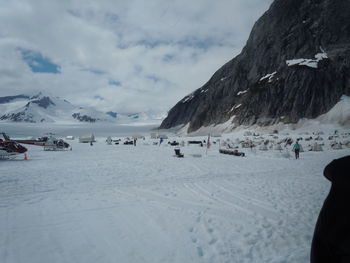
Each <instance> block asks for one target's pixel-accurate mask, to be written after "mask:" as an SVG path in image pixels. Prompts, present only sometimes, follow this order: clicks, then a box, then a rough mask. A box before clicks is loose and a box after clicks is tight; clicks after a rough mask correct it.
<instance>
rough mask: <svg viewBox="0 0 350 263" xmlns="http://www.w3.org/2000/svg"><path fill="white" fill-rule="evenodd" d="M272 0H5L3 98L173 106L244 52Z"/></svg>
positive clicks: (0, 31) (108, 106)
mask: <svg viewBox="0 0 350 263" xmlns="http://www.w3.org/2000/svg"><path fill="white" fill-rule="evenodd" d="M271 2H272V0H219V1H213V0H192V1H188V0H172V1H170V0H149V1H145V0H127V1H126V0H99V1H96V0H93V1H90V0H31V1H30V0H0V61H1V63H0V96H7V95H17V94H33V93H36V92H39V91H42V92H43V93H48V94H52V95H55V96H60V97H62V98H65V99H68V100H69V101H71V102H72V103H73V104H77V105H85V106H86V105H90V106H94V107H96V108H98V109H100V110H103V111H107V110H114V111H117V112H139V111H146V110H154V111H168V110H169V109H170V108H171V107H172V106H173V105H174V104H175V103H176V102H177V101H179V100H180V99H182V98H183V97H184V96H186V95H187V94H188V93H190V92H192V91H194V90H195V89H197V88H200V87H201V86H202V85H203V84H204V83H205V82H206V81H207V80H208V79H209V78H210V77H211V76H212V74H213V73H214V72H215V71H216V70H217V69H219V67H220V66H222V65H223V64H224V63H225V62H227V61H229V60H230V59H231V58H233V57H234V56H235V55H237V54H238V53H239V52H240V51H241V49H242V48H243V46H244V44H245V42H246V40H247V38H248V36H249V33H250V30H251V28H252V26H253V24H254V22H255V21H256V20H257V19H258V18H259V17H260V16H261V15H262V14H263V13H264V12H265V11H266V10H267V9H268V7H269V5H270V4H271Z"/></svg>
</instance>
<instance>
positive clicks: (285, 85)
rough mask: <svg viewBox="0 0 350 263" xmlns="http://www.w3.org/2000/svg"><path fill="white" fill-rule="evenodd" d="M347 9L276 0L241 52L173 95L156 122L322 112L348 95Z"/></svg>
mask: <svg viewBox="0 0 350 263" xmlns="http://www.w3.org/2000/svg"><path fill="white" fill-rule="evenodd" d="M349 14H350V1H349V0H275V1H274V2H273V4H272V5H271V7H270V9H269V10H268V11H267V12H266V13H265V14H264V15H263V16H262V17H261V18H260V19H259V20H258V21H257V22H256V23H255V25H254V27H253V30H252V32H251V34H250V37H249V39H248V41H247V44H246V46H245V47H244V49H243V50H242V52H241V54H239V55H238V56H237V57H235V58H234V59H233V60H231V61H229V62H228V63H226V64H225V65H224V66H222V67H221V68H220V69H219V70H218V71H217V72H216V73H215V74H214V75H213V76H212V77H211V79H210V80H209V81H208V82H207V83H206V84H205V85H204V86H203V87H201V88H200V89H198V90H196V91H194V92H193V93H192V94H190V95H188V96H186V97H185V98H184V99H182V100H181V101H180V102H178V103H177V104H176V105H175V106H174V107H173V108H172V109H171V110H170V112H169V114H168V117H167V118H166V119H165V120H164V121H163V122H162V124H161V126H160V128H170V127H175V126H178V125H184V124H187V123H189V124H190V125H189V130H188V131H189V132H191V131H195V130H197V129H198V128H200V127H202V126H208V125H211V124H219V123H223V122H227V121H229V120H230V121H232V125H241V124H244V125H252V124H260V125H270V124H273V123H277V122H284V123H295V122H297V121H298V120H299V119H300V118H316V117H317V116H319V115H321V114H323V113H326V112H327V111H329V110H330V109H331V108H332V107H333V106H334V105H335V104H336V103H337V102H338V101H339V99H340V97H341V96H342V95H348V96H349V95H350V15H349Z"/></svg>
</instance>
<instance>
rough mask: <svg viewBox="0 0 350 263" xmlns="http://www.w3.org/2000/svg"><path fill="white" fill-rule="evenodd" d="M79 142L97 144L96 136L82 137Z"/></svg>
mask: <svg viewBox="0 0 350 263" xmlns="http://www.w3.org/2000/svg"><path fill="white" fill-rule="evenodd" d="M79 142H81V143H89V142H95V135H94V134H88V135H80V136H79Z"/></svg>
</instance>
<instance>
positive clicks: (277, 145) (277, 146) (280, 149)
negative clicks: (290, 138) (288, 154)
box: [274, 144, 282, 151]
mask: <svg viewBox="0 0 350 263" xmlns="http://www.w3.org/2000/svg"><path fill="white" fill-rule="evenodd" d="M274 149H275V150H277V151H282V146H281V144H276V145H275V148H274Z"/></svg>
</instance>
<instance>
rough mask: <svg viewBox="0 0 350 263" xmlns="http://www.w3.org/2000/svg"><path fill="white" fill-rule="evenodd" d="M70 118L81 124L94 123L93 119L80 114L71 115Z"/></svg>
mask: <svg viewBox="0 0 350 263" xmlns="http://www.w3.org/2000/svg"><path fill="white" fill-rule="evenodd" d="M72 117H73V118H74V119H77V120H79V121H81V122H96V119H95V118H92V117H90V116H88V115H85V114H83V115H81V114H80V113H73V114H72Z"/></svg>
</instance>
